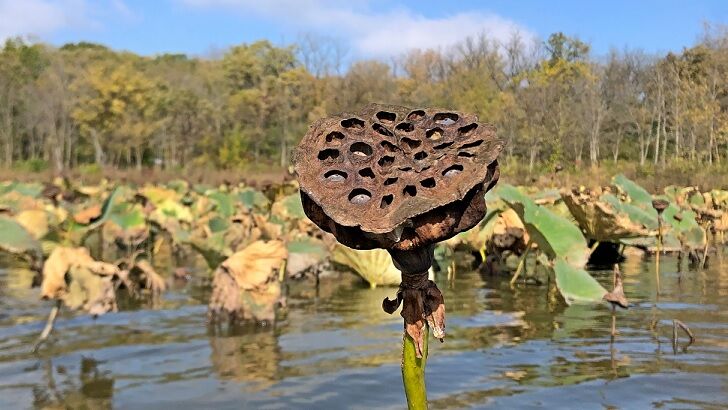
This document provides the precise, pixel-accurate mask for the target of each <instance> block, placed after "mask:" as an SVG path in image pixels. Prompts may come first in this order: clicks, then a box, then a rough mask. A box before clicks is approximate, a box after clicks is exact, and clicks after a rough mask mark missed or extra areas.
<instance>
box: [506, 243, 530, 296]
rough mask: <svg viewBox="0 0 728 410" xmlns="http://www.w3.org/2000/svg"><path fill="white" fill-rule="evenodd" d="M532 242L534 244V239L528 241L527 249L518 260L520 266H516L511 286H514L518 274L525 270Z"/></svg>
mask: <svg viewBox="0 0 728 410" xmlns="http://www.w3.org/2000/svg"><path fill="white" fill-rule="evenodd" d="M532 244H533V240H531V239H529V240H528V243H527V244H526V250H525V251H523V255H521V259H520V260H519V261H518V267H517V268H516V273H514V274H513V277H512V278H511V286H513V285H514V284H515V283H516V280H517V279H518V276H519V275H520V274H521V271H522V270H523V267H524V265H525V264H526V257H527V256H528V251H530V250H531V245H532Z"/></svg>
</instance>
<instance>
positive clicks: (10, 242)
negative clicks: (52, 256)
mask: <svg viewBox="0 0 728 410" xmlns="http://www.w3.org/2000/svg"><path fill="white" fill-rule="evenodd" d="M0 250H2V251H5V252H8V253H11V254H14V255H28V256H32V257H38V256H40V255H42V251H41V246H40V242H38V240H36V239H35V238H34V237H33V235H32V234H31V233H30V232H28V231H27V230H26V229H25V228H23V226H22V225H21V224H20V223H18V222H17V221H15V220H14V219H11V218H8V217H6V216H1V215H0Z"/></svg>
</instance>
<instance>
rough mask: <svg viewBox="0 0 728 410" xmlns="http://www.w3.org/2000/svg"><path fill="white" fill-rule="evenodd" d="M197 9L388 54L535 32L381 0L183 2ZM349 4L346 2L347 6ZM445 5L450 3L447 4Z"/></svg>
mask: <svg viewBox="0 0 728 410" xmlns="http://www.w3.org/2000/svg"><path fill="white" fill-rule="evenodd" d="M178 1H181V2H182V3H184V4H186V5H188V6H193V7H207V8H216V7H225V8H230V9H234V10H237V11H238V12H241V13H244V15H245V16H251V15H252V16H256V17H262V18H265V19H267V20H270V21H272V22H274V23H278V24H281V25H286V26H288V27H293V28H296V29H298V30H308V31H314V32H320V33H321V34H326V35H335V36H338V37H341V38H343V39H346V40H347V41H348V42H349V43H350V44H351V46H352V47H353V48H354V49H355V50H356V51H357V52H358V53H359V54H361V55H365V56H373V57H384V56H391V55H397V54H400V53H402V52H405V51H407V50H409V49H412V48H439V47H444V46H448V45H452V44H454V43H457V42H458V41H461V40H463V39H464V38H466V37H468V36H475V35H479V34H481V33H486V34H487V35H488V36H489V37H490V38H492V39H495V40H500V41H506V40H508V39H509V38H510V37H511V35H512V34H513V33H514V32H515V31H518V32H519V33H520V34H521V37H522V38H523V39H524V40H529V39H531V38H534V37H535V35H534V34H533V33H531V32H530V31H529V30H528V29H526V28H525V27H522V26H519V25H518V24H517V23H515V22H513V21H511V20H508V19H505V18H503V17H501V16H498V15H496V14H488V13H481V12H461V13H456V14H450V15H446V16H443V17H427V16H424V15H422V14H418V13H415V12H413V11H411V10H408V9H404V8H395V9H391V8H389V9H386V10H375V8H376V7H378V6H380V5H381V4H386V3H384V2H382V1H379V2H377V1H369V2H367V1H359V2H351V3H350V2H338V1H333V0H270V1H262V0H178ZM342 4H346V6H342ZM443 7H447V6H446V5H445V3H444V4H443Z"/></svg>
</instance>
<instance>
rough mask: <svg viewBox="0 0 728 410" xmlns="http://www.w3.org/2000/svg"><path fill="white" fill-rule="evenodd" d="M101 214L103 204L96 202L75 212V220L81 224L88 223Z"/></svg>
mask: <svg viewBox="0 0 728 410" xmlns="http://www.w3.org/2000/svg"><path fill="white" fill-rule="evenodd" d="M100 216H101V205H100V204H94V205H91V206H89V207H87V208H84V209H82V210H80V211H79V212H76V213H75V214H73V220H74V221H76V223H79V224H81V225H88V224H90V223H91V221H94V220H96V219H98V218H99V217H100Z"/></svg>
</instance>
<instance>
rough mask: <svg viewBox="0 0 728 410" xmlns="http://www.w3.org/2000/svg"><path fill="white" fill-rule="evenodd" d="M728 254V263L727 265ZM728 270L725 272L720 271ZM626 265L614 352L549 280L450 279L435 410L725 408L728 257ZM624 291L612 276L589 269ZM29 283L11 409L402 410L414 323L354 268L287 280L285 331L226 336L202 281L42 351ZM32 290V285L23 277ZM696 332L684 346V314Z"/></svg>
mask: <svg viewBox="0 0 728 410" xmlns="http://www.w3.org/2000/svg"><path fill="white" fill-rule="evenodd" d="M722 259H725V261H722ZM721 262H722V263H721ZM661 266H662V275H661V280H660V285H661V294H660V296H659V299H656V297H655V275H654V261H652V260H649V259H645V260H642V259H640V258H631V259H628V260H627V261H625V262H624V263H622V264H621V269H622V272H623V275H624V280H625V292H626V294H627V297H628V298H629V300H630V302H631V304H632V306H631V307H630V309H629V310H627V311H623V310H618V312H617V327H618V329H619V331H620V334H619V335H618V336H617V338H616V339H615V340H614V342H613V343H612V342H610V326H611V310H610V309H609V307H608V306H606V305H599V306H576V305H575V306H570V307H567V306H565V305H563V303H561V302H559V301H558V300H557V296H556V294H555V293H554V292H553V291H551V292H549V291H547V288H546V286H540V287H537V286H525V285H519V286H517V287H516V289H515V290H514V291H512V290H510V289H509V286H508V279H507V278H499V277H490V276H481V275H480V274H479V273H477V272H464V271H463V270H462V269H461V270H459V271H458V272H457V275H456V278H455V279H454V281H452V282H449V281H448V280H447V278H446V277H445V275H441V276H438V277H437V282H438V286H439V288H440V289H441V290H443V293H444V296H445V300H446V301H447V309H448V312H447V314H448V316H447V333H448V335H447V338H446V340H445V343H443V344H440V343H439V342H437V341H433V339H430V358H429V361H428V364H427V382H428V398H429V400H430V408H433V409H445V408H463V407H475V408H484V407H486V408H487V407H492V408H528V407H545V406H548V407H554V408H560V409H566V408H579V409H586V408H653V407H654V408H680V409H692V408H720V407H724V406H728V298H727V296H728V255H726V254H723V255H722V256H721V255H718V256H715V257H714V258H713V260H712V261H711V264H710V266H709V267H708V268H707V269H706V270H705V271H703V272H700V271H693V270H689V269H687V267H684V270H683V272H682V273H677V269H676V267H677V261H676V259H675V258H674V257H671V256H667V257H665V256H663V257H662V258H661ZM590 272H591V273H592V274H593V275H594V276H595V277H596V278H597V279H598V280H599V281H601V282H602V283H603V284H604V285H605V287H607V288H608V289H611V277H612V274H611V269H606V270H599V269H594V270H591V271H590ZM21 276H22V277H26V276H27V273H25V274H20V273H18V272H17V271H15V270H0V408H1V409H15V408H49V407H50V408H58V407H60V408H91V409H95V408H110V407H114V408H135V409H139V408H175V409H178V410H181V409H188V408H189V409H198V408H219V409H225V408H230V409H237V408H255V409H258V408H270V409H276V408H281V409H288V408H316V409H326V408H362V409H370V408H403V407H404V406H405V401H404V392H403V388H402V382H401V376H400V371H399V361H400V352H401V335H402V319H401V318H400V317H399V315H398V314H395V315H392V316H390V315H387V314H386V313H384V312H383V311H382V310H381V307H380V306H381V302H382V299H383V298H384V297H385V296H390V297H392V296H393V295H394V294H395V288H377V289H369V288H368V287H367V286H366V285H364V284H362V283H361V282H360V281H359V279H358V278H356V277H354V276H353V275H349V274H342V275H341V276H340V277H339V278H326V279H322V280H321V284H320V287H319V290H318V292H317V291H316V290H315V288H314V287H313V284H312V282H310V281H309V282H300V283H293V284H291V286H290V290H289V295H288V300H287V302H288V303H287V312H286V313H285V314H284V317H283V319H282V320H281V321H280V322H279V323H278V324H276V326H275V327H268V328H259V327H250V326H247V327H242V328H240V329H235V330H233V331H216V330H214V329H210V328H208V327H207V326H206V324H205V312H206V306H205V303H206V302H205V301H206V300H207V296H208V294H209V289H208V288H205V287H203V286H200V285H196V284H195V282H194V281H193V282H192V283H189V284H186V285H178V286H177V287H174V288H173V289H172V290H171V291H168V292H166V293H165V294H164V296H163V299H162V300H161V302H160V303H159V304H158V306H155V308H154V309H151V308H149V307H148V306H134V304H133V303H132V304H130V305H131V306H124V307H122V308H123V309H124V311H122V312H119V313H112V314H107V315H105V316H102V317H100V318H98V319H96V320H93V319H92V318H90V317H89V316H86V315H75V314H72V313H69V312H67V311H65V312H64V313H63V315H62V316H61V317H60V318H59V320H58V322H57V327H56V330H55V333H54V335H53V336H52V339H51V342H50V343H49V344H46V345H45V346H44V347H43V348H42V349H41V352H40V353H39V354H38V355H33V354H31V353H30V349H31V346H32V344H33V341H34V339H35V337H36V336H37V335H38V333H39V332H40V331H41V329H42V327H43V324H44V322H45V317H46V315H47V313H48V310H49V309H50V306H51V302H47V301H39V300H38V290H37V289H26V288H25V287H26V285H27V283H24V282H25V279H23V280H21V279H19V278H20V277H21ZM21 282H22V283H21ZM673 319H679V320H682V321H683V322H685V323H686V324H687V325H688V326H689V327H690V328H691V330H692V331H693V333H694V334H695V336H696V338H697V340H696V342H695V343H694V344H692V345H690V346H687V347H686V345H687V342H688V338H687V336H686V335H685V334H684V333H682V332H681V331H680V332H679V333H678V335H679V336H680V341H679V345H678V346H675V347H674V346H673V343H672V334H673V325H672V320H673Z"/></svg>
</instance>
